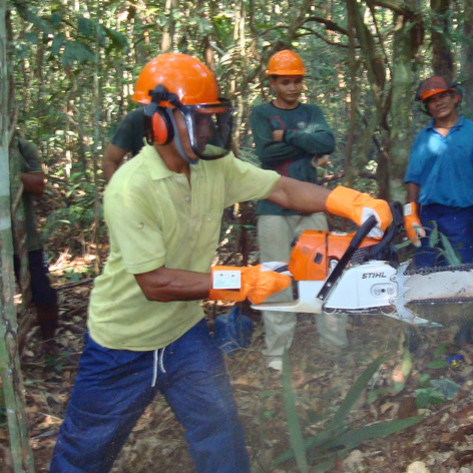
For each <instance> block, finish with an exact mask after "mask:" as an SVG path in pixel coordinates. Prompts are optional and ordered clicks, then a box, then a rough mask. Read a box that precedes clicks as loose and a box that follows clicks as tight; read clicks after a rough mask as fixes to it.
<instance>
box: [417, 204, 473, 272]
mask: <svg viewBox="0 0 473 473" xmlns="http://www.w3.org/2000/svg"><path fill="white" fill-rule="evenodd" d="M419 217H420V220H421V222H422V225H423V226H424V227H426V230H427V237H426V238H422V239H421V243H422V247H421V248H419V249H418V250H417V252H416V254H415V257H414V261H415V264H416V266H417V267H431V266H445V265H446V264H448V262H447V261H446V260H445V257H444V256H443V254H442V252H441V251H439V249H438V248H431V247H430V246H429V238H428V237H429V235H430V233H431V231H432V228H433V224H432V222H436V224H437V228H438V231H439V232H441V233H443V234H444V235H445V236H446V237H447V238H448V240H449V242H450V243H451V245H452V247H453V248H454V249H455V251H456V252H457V253H458V254H459V256H460V258H461V262H462V263H471V262H473V207H465V208H460V207H447V206H444V205H438V204H432V205H423V206H422V207H421V209H420V214H419Z"/></svg>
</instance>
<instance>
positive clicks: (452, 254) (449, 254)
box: [429, 222, 461, 266]
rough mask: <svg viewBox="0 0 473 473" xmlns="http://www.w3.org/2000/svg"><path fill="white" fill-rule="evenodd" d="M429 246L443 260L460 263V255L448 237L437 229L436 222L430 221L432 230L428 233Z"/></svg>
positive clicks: (449, 262)
mask: <svg viewBox="0 0 473 473" xmlns="http://www.w3.org/2000/svg"><path fill="white" fill-rule="evenodd" d="M429 246H430V247H431V248H435V249H436V251H437V252H438V253H439V254H441V255H442V256H443V257H444V258H445V261H446V262H447V263H448V264H450V265H454V266H456V265H459V264H461V257H460V255H459V254H458V253H457V252H456V251H455V249H454V248H453V246H452V244H451V243H450V241H449V240H448V238H447V237H446V236H445V235H444V234H443V233H442V232H440V231H439V229H438V225H437V222H432V231H431V233H430V235H429Z"/></svg>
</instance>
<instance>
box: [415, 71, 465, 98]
mask: <svg viewBox="0 0 473 473" xmlns="http://www.w3.org/2000/svg"><path fill="white" fill-rule="evenodd" d="M446 91H448V92H454V93H457V91H456V84H452V83H451V82H449V81H448V80H447V79H445V78H444V77H441V76H432V77H429V78H428V79H425V80H423V81H422V82H421V83H420V84H419V87H418V88H417V92H416V100H420V101H422V102H425V101H426V100H427V99H428V98H430V97H432V96H433V95H437V94H440V93H442V92H446Z"/></svg>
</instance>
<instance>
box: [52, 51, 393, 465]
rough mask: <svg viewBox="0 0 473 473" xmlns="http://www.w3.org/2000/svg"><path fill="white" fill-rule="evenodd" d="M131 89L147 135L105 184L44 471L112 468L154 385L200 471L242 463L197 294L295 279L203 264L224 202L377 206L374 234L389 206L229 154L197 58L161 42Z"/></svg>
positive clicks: (214, 94)
mask: <svg viewBox="0 0 473 473" xmlns="http://www.w3.org/2000/svg"><path fill="white" fill-rule="evenodd" d="M133 100H135V101H137V102H139V103H141V104H143V105H144V113H145V117H146V124H145V125H146V126H145V128H147V129H148V133H147V135H148V136H147V138H148V143H150V144H147V145H145V146H144V148H143V149H142V150H141V152H140V153H139V154H138V155H137V156H136V157H135V158H133V159H132V160H130V161H128V162H127V163H125V164H124V165H123V166H121V167H120V168H119V169H118V170H117V171H116V173H115V174H114V176H113V179H111V181H110V183H109V184H108V186H107V189H106V191H105V194H104V217H105V221H106V223H107V227H108V231H109V238H110V255H109V258H108V260H107V263H106V265H105V267H104V270H103V273H102V274H101V275H100V276H99V277H97V278H96V279H95V281H94V288H93V290H92V293H91V297H90V303H89V310H88V321H87V329H88V331H87V334H86V337H85V338H86V341H85V347H84V351H83V353H82V356H81V360H80V364H79V370H78V374H77V377H76V380H75V384H74V388H73V390H72V393H71V397H70V401H69V406H68V409H67V412H66V416H65V419H64V422H63V424H62V425H61V429H60V432H59V435H58V440H57V445H56V449H55V452H54V456H53V459H52V462H51V470H50V471H51V473H91V472H93V473H107V472H108V471H109V470H110V469H111V468H112V465H113V462H114V460H115V458H116V456H117V455H118V453H119V452H120V449H121V447H122V446H123V444H124V442H125V440H126V438H127V436H128V434H129V432H130V431H131V429H132V428H133V426H134V424H135V423H136V421H137V420H138V419H139V417H140V416H141V414H142V413H143V411H144V409H145V408H146V406H147V405H148V404H149V403H150V402H151V401H152V400H153V398H154V396H155V395H156V394H157V392H161V393H162V394H163V395H164V397H165V399H166V400H167V402H168V403H169V405H170V406H171V408H172V410H173V412H174V414H175V415H176V417H177V419H178V420H179V422H180V423H181V424H182V425H183V426H184V429H185V436H186V440H187V442H188V444H189V452H190V455H191V458H192V460H193V463H194V466H195V471H196V472H197V473H248V472H249V469H250V467H249V458H248V453H247V451H246V448H245V441H244V433H243V428H242V425H241V422H240V420H239V417H238V414H237V410H236V405H235V401H234V399H233V394H232V390H231V386H230V382H229V380H228V375H227V373H226V371H225V364H224V360H223V355H222V352H221V350H220V349H219V348H218V346H217V345H216V343H215V342H214V340H213V339H212V337H211V335H210V333H209V330H208V327H207V324H206V321H205V314H204V312H203V310H202V307H201V300H202V299H206V298H211V299H216V300H217V299H218V300H228V301H241V300H244V299H246V298H248V299H250V300H251V301H252V302H254V303H260V302H262V301H264V300H265V299H266V298H267V297H268V296H270V295H271V294H273V293H275V292H278V291H279V290H281V289H284V288H286V287H288V285H289V284H290V283H291V281H290V278H289V277H288V276H286V275H283V274H279V273H277V272H274V271H271V270H265V269H266V268H263V267H261V266H253V267H228V266H217V267H216V266H214V267H211V263H212V260H213V258H214V253H215V250H216V248H217V247H218V240H219V235H220V228H221V220H222V215H223V211H224V208H225V207H228V206H231V205H233V204H235V203H236V202H240V201H246V200H253V199H262V198H268V199H270V200H272V201H274V202H276V203H278V204H279V205H282V206H287V207H290V208H295V209H297V210H300V211H303V212H307V213H310V212H316V211H328V212H332V213H336V214H338V215H341V216H344V217H348V218H351V219H352V220H354V221H356V222H357V223H359V224H360V223H362V222H363V221H365V220H366V218H368V217H369V215H374V216H375V217H376V218H377V220H378V222H379V223H378V227H377V232H378V236H381V235H382V233H383V230H384V229H385V228H386V227H387V225H389V223H390V222H391V220H392V215H391V212H390V210H389V206H388V204H387V203H386V202H385V201H382V200H377V199H372V198H371V197H369V196H368V195H366V194H361V193H360V192H357V191H354V190H352V189H347V188H344V187H338V188H337V189H335V190H333V191H332V192H329V191H328V190H327V189H324V188H322V187H319V186H316V185H313V184H309V183H300V182H298V181H295V180H294V179H290V178H286V177H281V176H280V175H279V174H277V173H276V172H274V171H267V170H263V169H260V168H258V167H257V166H254V165H252V164H250V163H246V162H243V161H241V160H238V159H236V158H235V156H233V155H232V154H231V153H230V144H231V131H232V126H231V125H232V107H231V103H230V102H229V101H228V100H226V99H223V98H221V97H220V96H219V94H218V87H217V82H216V80H215V77H214V76H213V74H212V72H211V71H210V70H209V69H208V68H207V67H206V66H205V65H204V64H203V63H201V62H200V61H199V60H197V59H195V58H193V57H191V56H188V55H186V54H179V53H167V54H162V55H160V56H158V57H156V58H154V59H153V60H152V61H150V62H149V63H148V64H146V65H145V67H144V68H143V70H142V71H141V73H140V76H139V77H138V80H137V83H136V87H135V93H134V96H133ZM158 470H160V468H159V466H157V467H156V469H155V471H158Z"/></svg>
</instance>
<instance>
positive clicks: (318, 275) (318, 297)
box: [252, 202, 473, 327]
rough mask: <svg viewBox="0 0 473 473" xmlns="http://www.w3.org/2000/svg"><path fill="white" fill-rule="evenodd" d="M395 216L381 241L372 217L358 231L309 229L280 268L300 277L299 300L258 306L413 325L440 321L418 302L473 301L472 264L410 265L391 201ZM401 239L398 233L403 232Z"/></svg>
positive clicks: (397, 209)
mask: <svg viewBox="0 0 473 473" xmlns="http://www.w3.org/2000/svg"><path fill="white" fill-rule="evenodd" d="M390 206H391V211H392V214H393V221H392V223H391V225H390V226H389V227H388V229H387V230H386V232H385V233H384V236H383V238H382V239H381V240H376V239H372V238H369V237H367V235H368V234H369V232H370V230H371V229H372V228H373V227H374V226H375V225H376V223H377V222H376V219H375V217H374V216H371V217H370V218H369V219H367V220H366V221H365V222H364V223H363V225H362V226H361V227H359V229H358V230H357V231H356V232H354V233H339V232H326V231H316V230H307V231H305V232H303V233H302V234H301V236H300V237H299V238H298V239H297V241H296V242H295V243H294V245H293V248H292V251H291V255H290V261H289V264H283V265H282V266H280V267H279V268H278V271H280V272H283V273H284V274H288V275H289V276H291V277H292V278H293V281H294V282H295V288H294V292H295V295H296V298H295V300H291V301H287V302H267V303H263V304H258V305H253V306H252V307H253V308H254V309H257V310H267V311H281V312H299V313H312V314H320V313H333V312H335V313H337V312H340V313H345V314H367V313H373V314H382V315H385V316H387V317H391V318H393V319H397V320H400V321H403V322H407V323H409V324H413V325H422V326H431V327H435V326H436V327H439V326H441V324H439V323H437V322H434V321H430V320H427V319H425V318H423V317H420V316H419V315H416V306H422V305H423V306H425V305H432V304H436V303H452V304H458V303H465V302H472V301H473V265H472V264H465V265H461V266H445V267H433V268H417V269H411V266H412V264H411V262H410V261H406V262H400V261H399V259H400V258H399V254H398V251H397V249H396V245H395V244H394V240H395V237H397V236H398V235H402V234H403V232H404V219H403V212H402V206H401V204H400V203H399V202H394V203H392V204H390ZM398 238H399V237H398Z"/></svg>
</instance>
